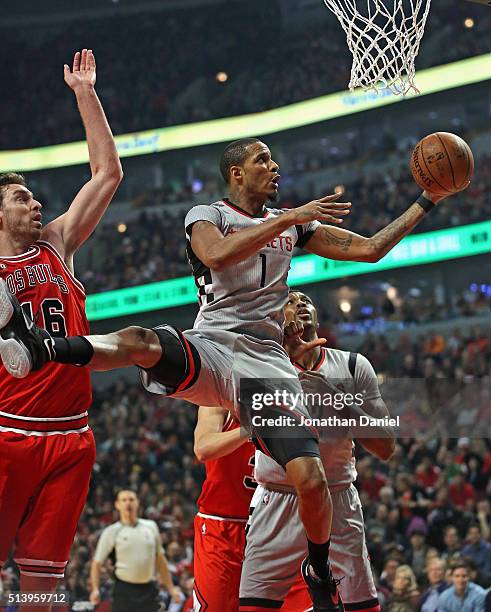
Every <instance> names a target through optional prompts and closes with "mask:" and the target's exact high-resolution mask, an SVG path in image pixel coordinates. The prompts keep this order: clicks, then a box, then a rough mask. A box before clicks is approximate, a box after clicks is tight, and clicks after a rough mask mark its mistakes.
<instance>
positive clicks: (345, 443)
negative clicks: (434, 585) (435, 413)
mask: <svg viewBox="0 0 491 612" xmlns="http://www.w3.org/2000/svg"><path fill="white" fill-rule="evenodd" d="M285 317H286V323H287V325H286V327H285V347H286V348H287V350H288V351H289V353H290V354H293V355H294V354H295V352H296V346H295V345H296V344H297V343H298V342H299V336H300V333H301V334H302V336H301V337H302V338H303V340H304V341H307V342H312V341H314V340H316V339H317V329H318V322H317V312H316V309H315V307H314V305H313V303H312V301H311V300H310V298H309V297H308V296H306V295H305V294H304V293H301V292H300V291H291V292H290V296H289V300H288V304H287V306H286V307H285ZM294 365H295V367H296V368H297V369H298V371H299V373H300V379H301V381H302V387H303V389H304V392H305V393H318V394H321V396H323V397H326V395H327V394H331V396H332V394H333V393H338V394H339V397H340V398H341V397H346V398H348V397H350V398H351V396H355V394H361V395H362V397H363V404H362V406H361V408H360V412H359V413H358V414H366V415H370V416H376V417H379V418H380V417H385V416H388V411H387V408H386V406H385V403H384V401H383V400H382V398H381V396H380V391H379V388H378V384H377V377H376V374H375V372H374V370H373V367H372V366H371V364H370V362H369V361H368V360H367V359H366V358H365V357H364V356H363V355H360V354H356V353H350V352H347V351H340V350H336V349H332V348H325V347H321V346H315V347H314V348H312V349H311V350H309V351H307V352H305V353H304V354H303V356H302V357H300V358H299V359H298V361H295V363H294ZM348 394H350V395H348ZM312 397H313V396H312ZM314 410H315V409H314V408H313V409H312V410H311V414H312V416H314V414H313V412H314ZM323 412H324V414H323V415H318V416H324V417H325V416H327V414H326V409H325V408H324V410H323ZM335 413H336V411H333V414H335ZM356 414H357V413H356V412H353V411H351V413H350V415H351V416H356ZM338 415H339V417H340V418H342V417H346V416H347V414H346V410H344V411H343V412H341V411H338ZM357 431H358V432H361V431H362V429H361V428H359V429H358V430H357ZM374 434H375V435H377V436H380V437H367V438H358V442H360V444H361V445H362V446H363V447H364V448H365V449H366V450H368V451H369V452H371V453H372V454H374V455H375V456H377V457H379V458H380V459H382V460H388V459H389V458H390V456H391V455H392V453H393V452H394V447H395V443H394V432H393V431H392V430H391V429H390V428H388V427H387V428H386V427H380V428H378V430H377V431H375V432H373V431H372V432H371V435H374ZM353 448H354V443H353V436H352V435H351V433H350V432H349V431H348V430H346V431H343V430H339V429H338V430H335V429H334V428H333V429H332V430H330V428H326V429H324V430H323V431H321V432H320V453H321V458H322V462H323V465H324V469H325V472H326V476H327V480H328V483H329V489H330V492H331V498H332V503H333V521H332V530H331V546H330V555H329V557H330V561H331V564H332V570H333V575H334V577H335V578H342V580H341V581H340V583H339V591H340V594H341V597H342V599H343V603H344V607H345V609H346V610H357V611H361V612H379V611H380V605H379V603H378V599H377V592H376V590H375V586H374V583H373V577H372V574H371V569H370V563H369V561H368V554H367V549H366V544H365V536H364V521H363V513H362V508H361V503H360V499H359V497H358V492H357V490H356V489H355V487H354V485H353V482H354V481H355V479H356V468H355V458H354V456H353ZM255 463H256V467H255V470H254V475H255V478H256V480H257V481H258V483H259V487H258V489H257V490H256V493H255V494H254V498H253V502H252V506H253V507H254V510H253V512H252V514H251V517H250V524H249V530H248V533H247V544H246V552H245V561H244V564H243V567H242V576H241V586H240V604H241V605H240V610H241V611H243V612H248V611H249V610H259V609H262V610H268V609H275V608H276V609H277V608H280V607H281V609H282V610H285V611H287V612H303V611H307V610H311V609H312V608H311V607H310V602H309V598H308V595H307V593H302V592H301V591H302V589H301V588H298V586H299V585H298V582H299V581H298V580H297V576H298V567H299V564H300V563H301V561H302V559H304V558H305V556H306V554H307V542H306V540H305V534H304V532H303V529H302V525H301V522H300V520H299V515H298V498H297V495H296V494H295V489H294V488H293V487H292V485H291V482H290V481H289V479H288V475H287V473H286V472H285V470H284V469H283V468H282V467H281V466H279V465H278V464H277V463H275V462H274V461H272V460H271V458H270V457H267V456H266V455H265V454H263V453H262V452H260V451H256V462H255ZM292 586H293V587H294V589H292V590H296V591H297V592H296V593H295V594H294V593H293V592H292V591H291V590H290V589H291V587H292ZM289 591H290V592H289ZM287 594H288V595H287ZM256 601H261V602H262V608H258V607H254V606H253V604H254V602H256ZM284 601H285V605H284V606H283V605H282V604H283V602H284ZM313 609H314V610H318V609H322V608H318V607H317V606H316V605H314V608H313Z"/></svg>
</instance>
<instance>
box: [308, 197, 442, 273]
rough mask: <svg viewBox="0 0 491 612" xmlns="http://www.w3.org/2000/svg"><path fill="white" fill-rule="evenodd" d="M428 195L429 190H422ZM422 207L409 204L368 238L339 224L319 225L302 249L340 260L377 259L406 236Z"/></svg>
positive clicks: (421, 212)
mask: <svg viewBox="0 0 491 612" xmlns="http://www.w3.org/2000/svg"><path fill="white" fill-rule="evenodd" d="M424 195H425V197H427V198H428V199H429V196H430V194H428V193H427V192H424ZM425 214H426V213H425V211H424V210H423V208H422V207H421V206H420V205H419V204H417V203H414V204H412V205H411V206H410V207H409V208H408V210H406V212H405V213H403V214H402V215H401V216H400V217H398V218H397V219H395V220H394V221H392V223H389V225H387V226H386V227H384V228H383V229H381V230H380V231H379V232H377V233H376V234H375V235H374V236H372V237H371V238H366V237H364V236H360V235H359V234H355V233H354V232H350V231H348V230H345V229H343V228H341V227H332V226H330V225H321V226H320V227H318V228H317V229H316V231H315V233H314V234H313V236H312V237H311V238H310V240H309V241H308V242H307V244H306V246H305V249H306V250H307V251H309V252H310V253H315V254H316V255H320V256H321V257H327V258H329V259H338V260H343V261H368V262H370V263H373V262H376V261H379V259H382V257H384V255H386V254H387V253H388V252H389V251H390V250H391V249H392V248H393V247H395V245H396V244H397V243H398V242H400V241H401V240H402V239H403V238H404V236H407V235H408V234H409V233H410V232H411V231H412V230H413V228H414V227H416V225H417V224H418V223H419V222H420V221H421V219H422V218H423V217H424V216H425Z"/></svg>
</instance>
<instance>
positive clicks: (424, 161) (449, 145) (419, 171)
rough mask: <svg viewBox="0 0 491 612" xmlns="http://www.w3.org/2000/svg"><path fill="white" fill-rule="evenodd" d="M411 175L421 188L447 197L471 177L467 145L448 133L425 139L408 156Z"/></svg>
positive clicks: (471, 161)
mask: <svg viewBox="0 0 491 612" xmlns="http://www.w3.org/2000/svg"><path fill="white" fill-rule="evenodd" d="M410 165H411V172H412V174H413V177H414V180H415V181H416V183H418V185H419V186H420V187H421V189H426V190H427V191H430V192H431V193H435V194H441V195H448V194H451V193H457V192H458V191H462V190H463V189H465V188H466V187H467V186H468V184H469V181H470V180H471V178H472V175H473V174H474V157H473V155H472V151H471V149H470V147H469V145H468V144H467V143H466V142H465V141H464V140H462V138H460V137H459V136H456V135H455V134H451V133H450V132H435V133H434V134H430V135H429V136H425V137H424V138H423V139H422V140H420V141H419V142H418V144H417V145H416V146H415V147H414V150H413V152H412V154H411V161H410Z"/></svg>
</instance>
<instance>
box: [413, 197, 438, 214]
mask: <svg viewBox="0 0 491 612" xmlns="http://www.w3.org/2000/svg"><path fill="white" fill-rule="evenodd" d="M416 202H417V203H418V204H419V205H420V206H421V208H422V209H423V210H424V211H425V213H429V212H430V210H431V209H432V208H435V206H436V204H435V203H434V202H432V201H431V200H428V198H425V196H424V195H423V194H421V195H420V196H419V198H418V199H417V200H416Z"/></svg>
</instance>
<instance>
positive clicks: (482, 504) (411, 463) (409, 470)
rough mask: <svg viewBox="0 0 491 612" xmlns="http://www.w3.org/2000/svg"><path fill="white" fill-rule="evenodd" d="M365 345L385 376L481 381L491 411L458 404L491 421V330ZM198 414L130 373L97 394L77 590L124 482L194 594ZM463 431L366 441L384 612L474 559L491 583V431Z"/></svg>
mask: <svg viewBox="0 0 491 612" xmlns="http://www.w3.org/2000/svg"><path fill="white" fill-rule="evenodd" d="M340 348H342V347H340ZM359 350H360V352H362V353H364V354H365V355H366V356H367V357H368V358H369V359H370V360H371V362H372V363H373V365H374V367H375V369H376V370H377V372H378V373H379V374H381V375H392V376H398V377H400V378H404V379H407V380H409V381H412V380H414V378H416V377H419V378H420V379H423V380H424V381H425V382H426V383H428V384H429V383H430V382H431V381H432V380H433V379H434V378H435V376H445V377H447V378H449V379H451V380H452V381H454V382H455V384H456V385H457V388H463V387H465V386H466V384H467V383H468V381H469V379H475V380H479V381H482V382H483V383H485V388H487V390H488V395H487V403H486V405H485V413H484V412H483V413H481V414H475V411H474V412H473V410H472V406H471V405H469V404H466V403H465V402H464V403H462V404H460V411H461V413H462V414H464V415H465V414H466V413H469V414H470V415H471V420H470V421H469V420H467V423H470V425H468V427H470V428H471V431H474V432H476V431H477V430H476V429H475V428H474V429H473V427H474V425H475V424H477V423H478V422H479V421H481V422H483V423H484V424H489V422H490V421H491V396H490V394H489V380H490V376H491V334H489V333H488V334H487V335H486V334H484V333H482V332H480V331H479V330H473V331H471V332H469V333H468V334H464V333H461V332H459V331H458V330H457V331H456V332H455V333H454V334H453V335H452V336H451V337H448V338H443V337H439V338H437V337H434V338H427V339H426V338H421V339H418V340H416V341H414V342H410V341H409V340H408V339H407V338H405V337H404V336H401V337H400V338H399V340H398V341H397V342H396V343H395V344H394V345H390V344H389V343H388V342H387V340H386V339H385V338H384V337H370V338H367V339H365V340H364V342H363V344H362V345H361V346H360V347H359ZM195 419H196V412H195V409H194V408H193V407H192V406H190V405H189V404H186V403H184V402H178V401H176V400H171V399H165V398H162V397H157V396H154V395H152V394H148V393H147V392H146V391H144V390H143V388H141V387H140V386H134V385H133V384H130V383H128V382H126V381H123V380H120V381H118V382H117V383H114V384H113V385H112V386H110V387H108V388H107V389H106V390H99V391H97V392H96V393H95V397H94V405H93V408H92V410H91V425H92V428H93V429H94V433H95V436H96V439H97V446H98V452H97V461H96V465H95V469H94V473H93V478H92V483H91V488H90V493H89V498H88V501H87V504H86V506H85V511H84V514H83V516H82V519H81V521H80V525H79V530H78V534H77V537H76V540H75V543H74V545H73V549H72V555H71V561H70V563H69V566H68V569H67V578H66V585H67V588H68V589H69V590H70V591H71V593H72V594H73V595H74V596H75V597H76V598H79V599H80V600H82V601H87V599H88V594H89V592H90V585H89V566H90V560H91V558H92V556H93V554H94V550H95V545H96V542H97V540H98V537H99V535H100V532H101V530H102V529H103V528H104V527H105V526H107V525H108V524H110V523H111V522H113V521H114V520H116V518H117V517H116V515H115V513H114V510H113V501H114V495H115V492H116V491H117V490H118V489H119V488H120V487H121V486H130V487H132V488H133V489H134V490H135V491H137V492H138V495H139V497H140V500H141V509H142V514H143V516H145V517H147V518H150V519H153V520H155V521H157V523H158V524H159V527H160V530H161V537H162V542H163V545H164V547H165V550H166V555H167V558H168V560H169V564H170V568H171V571H172V575H173V579H174V581H175V583H176V584H179V585H180V587H181V589H182V590H183V593H184V594H185V595H186V596H189V594H190V592H191V588H192V560H193V544H192V542H193V526H192V521H193V516H194V513H195V512H196V508H195V500H196V499H197V496H198V494H199V491H200V487H201V483H202V481H203V478H204V468H203V465H201V464H199V463H198V461H197V460H196V459H195V457H194V456H193V441H192V432H193V428H194V423H195ZM465 431H467V430H464V428H463V425H462V424H460V425H459V434H460V435H459V436H458V437H451V438H442V437H436V436H435V435H432V434H431V433H430V432H426V433H425V432H421V434H420V435H418V436H416V437H411V438H409V437H403V436H402V437H400V438H399V439H398V442H397V445H396V451H395V454H394V456H393V457H392V459H390V461H389V462H388V463H381V462H379V461H378V460H375V459H373V458H372V457H371V456H369V455H367V454H365V453H364V452H363V451H361V450H360V449H359V448H358V451H357V452H358V462H357V470H358V480H357V484H356V486H357V487H358V489H359V491H360V496H361V499H362V503H363V506H364V512H365V523H366V531H367V543H368V548H369V553H370V556H371V559H372V564H373V571H374V574H375V577H376V581H377V588H378V592H379V597H380V599H381V601H382V603H383V604H384V608H383V609H384V611H387V612H409V611H414V610H419V605H420V603H421V602H422V601H423V600H426V599H427V598H428V597H432V598H433V597H434V596H435V591H438V592H440V591H443V589H444V588H446V587H447V582H452V580H453V579H452V575H451V572H452V570H451V568H452V567H454V566H455V565H457V562H459V561H461V560H462V559H465V560H467V561H468V563H469V564H470V566H469V569H468V574H469V576H470V577H471V580H472V581H473V583H475V584H477V585H480V586H481V587H483V588H484V589H487V588H489V587H490V586H491V544H490V539H491V445H490V443H489V439H485V438H486V437H487V434H486V433H484V434H482V435H481V437H479V438H476V436H475V435H461V434H462V433H463V432H465ZM456 571H457V570H454V573H455V572H456ZM15 576H16V573H15V570H14V566H13V565H8V566H7V568H6V569H5V571H4V573H3V582H4V588H9V587H10V586H15V579H16V578H15ZM112 581H113V578H112V572H111V570H110V565H109V566H108V568H107V569H106V570H105V572H104V574H103V582H102V584H103V588H102V591H103V598H104V599H107V598H109V597H110V591H111V585H112ZM476 588H477V587H476ZM476 593H478V594H481V595H482V593H481V591H476ZM163 594H164V596H165V593H163ZM488 605H489V604H488ZM434 609H435V608H423V610H424V612H426V610H434ZM468 609H469V610H470V609H472V610H473V611H474V612H481V611H482V612H484V610H485V608H484V607H476V608H468ZM489 609H490V608H489V607H488V608H486V610H489ZM463 610H467V608H463Z"/></svg>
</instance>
